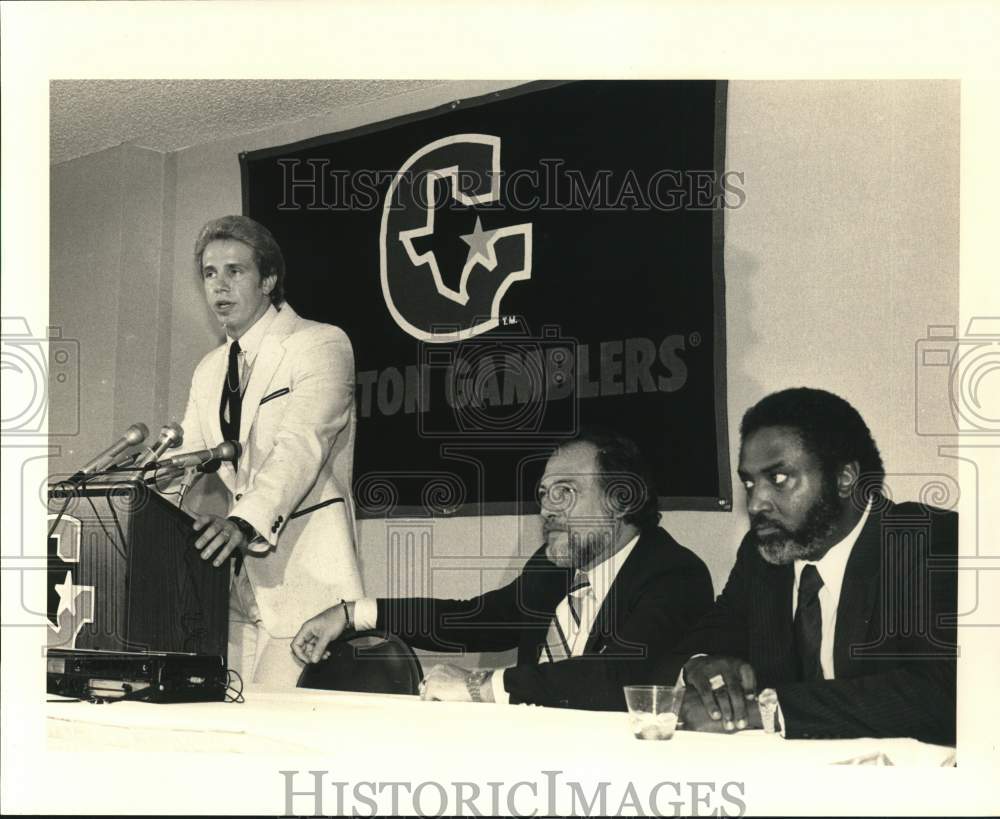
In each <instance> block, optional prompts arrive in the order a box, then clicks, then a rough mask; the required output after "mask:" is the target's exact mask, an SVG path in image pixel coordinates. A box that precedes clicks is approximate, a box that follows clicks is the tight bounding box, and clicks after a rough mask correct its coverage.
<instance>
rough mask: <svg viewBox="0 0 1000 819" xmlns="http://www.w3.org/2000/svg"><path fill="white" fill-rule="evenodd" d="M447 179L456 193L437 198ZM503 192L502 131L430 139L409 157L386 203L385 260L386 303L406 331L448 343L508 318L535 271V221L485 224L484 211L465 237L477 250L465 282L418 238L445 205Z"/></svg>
mask: <svg viewBox="0 0 1000 819" xmlns="http://www.w3.org/2000/svg"><path fill="white" fill-rule="evenodd" d="M439 182H443V183H444V185H443V186H442V187H444V188H446V189H447V190H448V191H449V192H450V199H449V198H448V197H446V196H443V197H441V199H442V201H441V202H438V201H437V199H438V192H439V191H440V190H441V187H439V185H438V183H439ZM499 198H500V138H499V137H495V136H488V135H486V134H455V135H454V136H450V137H445V138H444V139H439V140H436V141H435V142H431V143H430V144H428V145H425V146H424V147H423V148H421V149H420V150H418V151H416V152H415V153H414V154H413V155H412V156H411V157H410V158H409V159H407V160H406V162H404V163H403V166H402V167H401V168H400V169H399V172H398V173H397V174H396V176H395V178H394V179H393V180H392V184H390V185H389V190H388V192H387V193H386V197H385V202H384V204H383V206H382V226H381V231H380V234H379V264H380V273H381V280H382V294H383V296H384V297H385V303H386V307H388V308H389V313H390V314H391V315H392V318H393V320H394V321H395V322H396V324H398V325H399V326H400V328H401V329H402V330H403V331H404V332H406V333H408V334H409V335H411V336H413V337H414V338H415V339H418V340H419V341H424V342H431V343H444V342H450V341H461V340H463V339H468V338H472V337H473V336H477V335H479V334H480V333H485V332H486V331H487V330H492V329H493V328H494V327H496V326H497V325H498V324H499V323H500V307H501V301H502V300H503V297H504V294H505V293H506V292H507V289H508V288H509V287H510V286H511V285H512V284H513V283H514V282H516V281H522V280H525V279H529V278H531V224H530V223H527V224H521V225H509V226H507V227H502V228H497V229H494V230H484V229H483V227H482V224H481V221H480V220H479V219H478V218H477V220H476V227H475V230H474V231H473V232H472V233H470V234H467V235H465V236H463V237H462V239H463V241H464V242H465V243H466V244H467V245H468V246H469V254H468V258H467V259H466V262H465V264H464V266H463V267H462V272H461V277H460V279H459V282H458V286H457V287H450V286H449V285H448V284H446V283H445V281H444V279H443V278H442V275H441V270H440V268H439V267H438V262H437V258H436V256H435V255H434V251H433V250H429V251H425V252H423V253H421V252H418V249H417V247H416V246H415V240H419V239H423V238H424V237H433V234H434V211H435V209H436V207H437V206H438V205H441V206H445V205H447V204H448V203H449V202H450V201H454V202H458V203H460V204H462V205H466V206H472V205H483V204H489V203H491V202H496V201H498V200H499ZM422 244H423V243H422ZM473 274H475V275H473Z"/></svg>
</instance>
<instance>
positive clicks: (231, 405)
mask: <svg viewBox="0 0 1000 819" xmlns="http://www.w3.org/2000/svg"><path fill="white" fill-rule="evenodd" d="M242 411H243V394H242V393H241V392H240V343H239V342H238V341H234V342H233V343H232V344H230V345H229V366H228V367H227V368H226V382H225V383H224V384H223V385H222V400H221V402H220V403H219V425H220V426H221V427H222V440H224V441H239V439H240V415H241V414H242ZM234 465H235V462H234Z"/></svg>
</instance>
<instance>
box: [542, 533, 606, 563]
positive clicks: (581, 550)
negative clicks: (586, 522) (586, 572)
mask: <svg viewBox="0 0 1000 819" xmlns="http://www.w3.org/2000/svg"><path fill="white" fill-rule="evenodd" d="M613 542H614V531H613V529H612V528H611V527H610V526H609V527H597V528H594V527H590V526H588V527H573V526H571V527H569V528H568V529H553V530H552V531H551V532H546V543H545V546H546V548H545V556H546V557H547V558H548V559H549V560H550V561H552V562H553V563H555V564H556V565H557V566H562V567H564V568H573V569H582V568H586V567H588V566H591V565H593V564H594V563H598V562H600V561H601V560H603V559H604V558H605V557H607V555H608V554H609V553H610V549H611V544H612V543H613Z"/></svg>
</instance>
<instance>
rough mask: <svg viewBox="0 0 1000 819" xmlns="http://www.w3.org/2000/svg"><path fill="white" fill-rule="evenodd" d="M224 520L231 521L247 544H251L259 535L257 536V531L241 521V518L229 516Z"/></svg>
mask: <svg viewBox="0 0 1000 819" xmlns="http://www.w3.org/2000/svg"><path fill="white" fill-rule="evenodd" d="M226 520H231V521H232V522H233V523H235V524H236V528H237V529H239V530H240V532H241V533H242V534H243V537H244V539H245V540H246V542H247V543H248V544H249V543H253V541H255V540H257V538H259V537H260V535H258V534H257V530H256V529H254V528H253V526H251V525H250V524H249V523H247V521H245V520H243V518H239V517H236V515H230V516H229V517H228V518H226Z"/></svg>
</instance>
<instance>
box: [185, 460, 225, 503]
mask: <svg viewBox="0 0 1000 819" xmlns="http://www.w3.org/2000/svg"><path fill="white" fill-rule="evenodd" d="M221 465H222V461H220V460H219V459H218V458H213V459H212V460H211V461H206V462H205V463H203V464H197V465H193V466H189V467H187V469H185V470H184V477H183V478H182V479H181V485H180V488H179V489H178V491H177V508H178V509H180V508H181V507H182V506H183V505H184V496H185V495H186V494H187V493H188V490H189V489H190V488H191V487H192V486H194V485H195V484H196V483H198V481H199V480H201V477H202V475H207V474H208V473H210V472H218V471H219V467H220V466H221Z"/></svg>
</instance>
